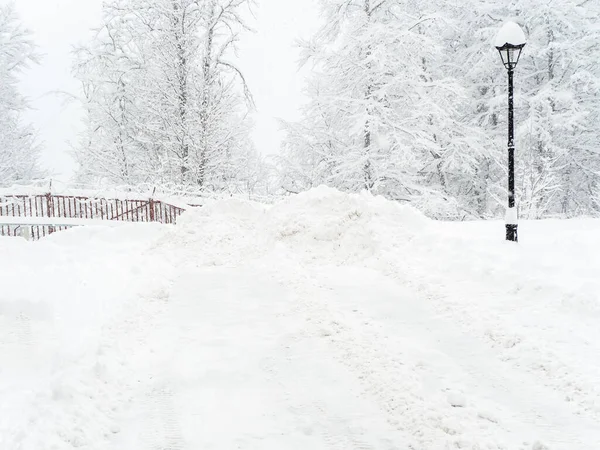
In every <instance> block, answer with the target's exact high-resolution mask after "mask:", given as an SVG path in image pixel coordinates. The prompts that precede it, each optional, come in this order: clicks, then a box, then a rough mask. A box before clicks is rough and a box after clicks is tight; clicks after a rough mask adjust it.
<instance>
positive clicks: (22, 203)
mask: <svg viewBox="0 0 600 450" xmlns="http://www.w3.org/2000/svg"><path fill="white" fill-rule="evenodd" d="M184 211H185V210H184V209H183V208H180V207H177V206H173V205H170V204H168V203H165V202H163V201H160V200H154V199H148V200H120V199H106V198H91V197H81V196H67V195H52V194H44V195H8V196H0V235H2V236H18V235H23V233H25V234H26V235H27V236H28V237H31V238H33V239H39V238H41V237H44V236H47V235H49V234H52V233H54V232H56V231H60V230H63V229H66V228H70V227H72V226H75V225H73V223H74V222H73V220H72V219H80V224H85V220H89V221H90V222H91V221H97V220H112V221H123V222H158V223H163V224H174V223H175V222H176V221H177V217H179V216H180V215H181V214H182V213H183V212H184ZM36 218H37V219H39V220H38V223H36ZM61 219H67V220H64V221H61ZM61 222H62V223H61ZM67 222H68V223H67Z"/></svg>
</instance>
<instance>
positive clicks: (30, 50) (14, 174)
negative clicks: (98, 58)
mask: <svg viewBox="0 0 600 450" xmlns="http://www.w3.org/2000/svg"><path fill="white" fill-rule="evenodd" d="M35 62H37V55H36V47H35V45H34V43H33V40H32V38H31V34H30V33H29V32H28V31H27V30H26V29H25V28H24V27H23V25H22V24H21V22H20V20H19V18H18V16H17V14H16V11H15V8H14V5H13V4H12V3H9V4H6V5H0V184H4V185H6V184H11V183H14V182H27V181H30V180H32V179H34V178H36V177H38V176H40V174H41V172H40V170H39V167H38V158H39V147H38V145H37V144H36V133H35V130H34V129H33V127H32V126H31V125H28V124H25V123H23V113H24V112H25V111H26V110H27V108H28V106H27V102H26V99H25V98H24V97H23V95H22V94H21V93H20V92H19V89H18V81H19V76H20V75H21V73H22V71H23V70H24V69H25V68H27V67H28V66H29V65H30V64H32V63H35Z"/></svg>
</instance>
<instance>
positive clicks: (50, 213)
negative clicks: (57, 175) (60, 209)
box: [46, 181, 55, 234]
mask: <svg viewBox="0 0 600 450" xmlns="http://www.w3.org/2000/svg"><path fill="white" fill-rule="evenodd" d="M50 183H51V184H50V185H51V186H52V181H51V182H50ZM46 215H47V217H49V218H51V217H54V202H53V201H52V194H51V193H50V192H48V193H47V194H46ZM54 231H55V230H54V227H53V226H52V225H49V226H48V234H52V233H54Z"/></svg>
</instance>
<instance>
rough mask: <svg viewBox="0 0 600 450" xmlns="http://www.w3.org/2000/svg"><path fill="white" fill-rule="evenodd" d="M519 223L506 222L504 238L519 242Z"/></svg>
mask: <svg viewBox="0 0 600 450" xmlns="http://www.w3.org/2000/svg"><path fill="white" fill-rule="evenodd" d="M518 228H519V225H516V224H515V225H509V224H506V240H507V241H511V242H519V232H518Z"/></svg>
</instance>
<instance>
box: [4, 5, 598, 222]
mask: <svg viewBox="0 0 600 450" xmlns="http://www.w3.org/2000/svg"><path fill="white" fill-rule="evenodd" d="M255 7H257V5H255V3H254V2H253V1H252V0H110V1H107V2H105V4H104V7H103V17H102V23H101V24H99V26H98V28H97V29H96V30H94V33H93V38H92V39H91V40H90V41H89V42H86V43H83V44H82V45H81V46H80V47H78V48H77V49H76V50H75V51H74V55H73V56H74V63H73V73H74V75H75V77H76V78H77V80H78V81H79V82H80V84H81V98H80V101H81V103H82V107H83V109H84V111H85V115H84V121H85V123H84V125H85V127H84V132H83V133H82V135H81V136H80V139H79V142H78V145H77V148H76V149H75V157H76V160H77V162H78V165H79V170H78V172H77V176H76V179H75V180H74V183H77V184H79V185H86V186H99V185H103V186H107V185H109V186H127V187H135V186H140V185H145V186H148V185H150V186H155V187H157V188H158V189H171V190H174V189H175V190H178V191H180V192H190V193H194V194H198V193H200V194H202V193H204V194H207V195H236V194H246V195H249V196H250V197H260V196H273V195H275V196H276V195H287V194H291V193H298V192H302V191H305V190H308V189H311V188H313V187H316V186H319V185H322V184H325V185H328V186H331V187H335V188H337V189H340V190H342V191H346V192H360V191H363V190H368V191H370V192H372V193H373V194H377V195H383V196H385V197H387V198H389V199H392V200H396V201H401V202H408V203H411V204H413V205H414V206H416V207H418V208H419V209H421V210H422V211H423V212H425V213H426V214H428V215H429V216H431V217H435V218H442V219H453V220H462V219H474V218H494V217H495V218H498V217H501V216H502V215H503V214H504V210H505V203H506V178H507V175H506V171H507V167H506V140H507V139H506V132H507V131H506V130H507V124H506V116H507V113H506V108H507V106H506V103H507V86H506V84H507V77H506V71H505V69H504V68H503V66H502V64H501V62H500V57H499V55H498V53H497V51H496V50H495V49H494V47H493V42H494V37H495V35H496V33H497V32H498V30H499V29H500V27H501V26H502V24H503V23H504V22H505V21H506V20H507V19H511V20H515V21H517V22H518V23H519V24H520V25H521V26H522V27H523V29H524V31H525V33H526V35H527V37H528V44H527V46H526V47H525V50H524V52H523V56H522V58H521V61H520V63H519V65H518V67H517V69H516V92H515V101H516V104H515V106H516V111H515V117H516V132H517V136H516V145H517V188H518V189H517V201H518V206H519V211H520V215H521V217H523V218H529V219H538V218H543V217H574V216H580V215H592V216H598V215H599V213H600V178H599V177H600V143H599V142H600V131H599V128H600V127H599V125H600V94H599V91H600V64H598V61H600V24H599V23H598V21H597V18H598V17H600V4H599V3H598V2H593V1H589V0H588V1H585V0H582V1H580V2H572V1H567V0H555V1H553V2H550V3H547V4H540V2H539V1H534V0H513V1H511V2H501V1H495V0H464V1H462V2H437V1H433V2H422V1H415V0H412V1H411V0H409V1H401V0H322V1H321V14H322V23H323V25H322V27H321V28H320V29H319V30H318V32H317V33H316V34H315V35H314V36H312V37H311V38H310V39H308V40H306V41H302V42H300V43H299V45H300V46H301V48H302V55H303V58H302V61H300V63H301V64H302V65H303V66H304V67H309V68H310V69H311V75H310V76H309V79H308V80H307V85H306V92H307V95H308V98H309V102H308V103H307V104H306V105H305V106H304V109H303V111H302V118H301V120H299V121H298V122H294V123H290V122H282V124H281V126H282V127H283V128H284V129H285V131H286V138H285V140H284V142H283V145H282V149H281V151H280V153H279V154H278V155H277V156H275V157H273V158H268V159H266V158H264V157H263V156H262V155H261V151H260V149H257V148H255V146H254V144H253V142H252V139H251V137H250V133H251V130H252V120H251V116H252V110H253V108H254V102H253V99H252V95H251V89H250V87H249V86H248V85H247V83H246V81H245V77H244V73H243V71H242V70H241V69H240V68H239V67H237V65H236V55H235V50H236V44H237V43H238V42H239V40H240V39H242V38H243V34H244V33H245V32H248V31H251V29H252V20H251V17H252V14H251V10H252V9H253V8H255ZM258 7H259V5H258ZM39 57H40V56H39V55H38V54H37V52H36V48H35V44H34V43H33V42H32V39H31V35H30V34H29V33H28V32H27V30H25V29H24V28H23V26H22V25H21V23H20V21H19V18H18V17H17V16H16V14H15V12H14V7H12V6H11V5H8V6H3V7H1V8H0V127H2V128H1V129H0V143H1V145H0V176H1V180H0V183H1V184H3V185H10V184H13V183H27V182H29V181H32V180H35V179H39V178H40V177H44V176H45V174H44V173H43V171H41V170H40V168H39V164H38V162H37V161H38V156H39V145H38V144H37V141H36V133H35V130H34V129H33V127H32V126H31V125H28V124H24V123H23V120H22V116H23V113H24V111H25V110H26V109H27V107H28V105H27V101H26V99H25V98H23V96H21V95H20V94H19V90H18V80H19V76H20V74H21V73H22V71H23V70H25V69H26V68H27V67H28V65H31V64H35V63H36V62H37V61H38V60H39Z"/></svg>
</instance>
